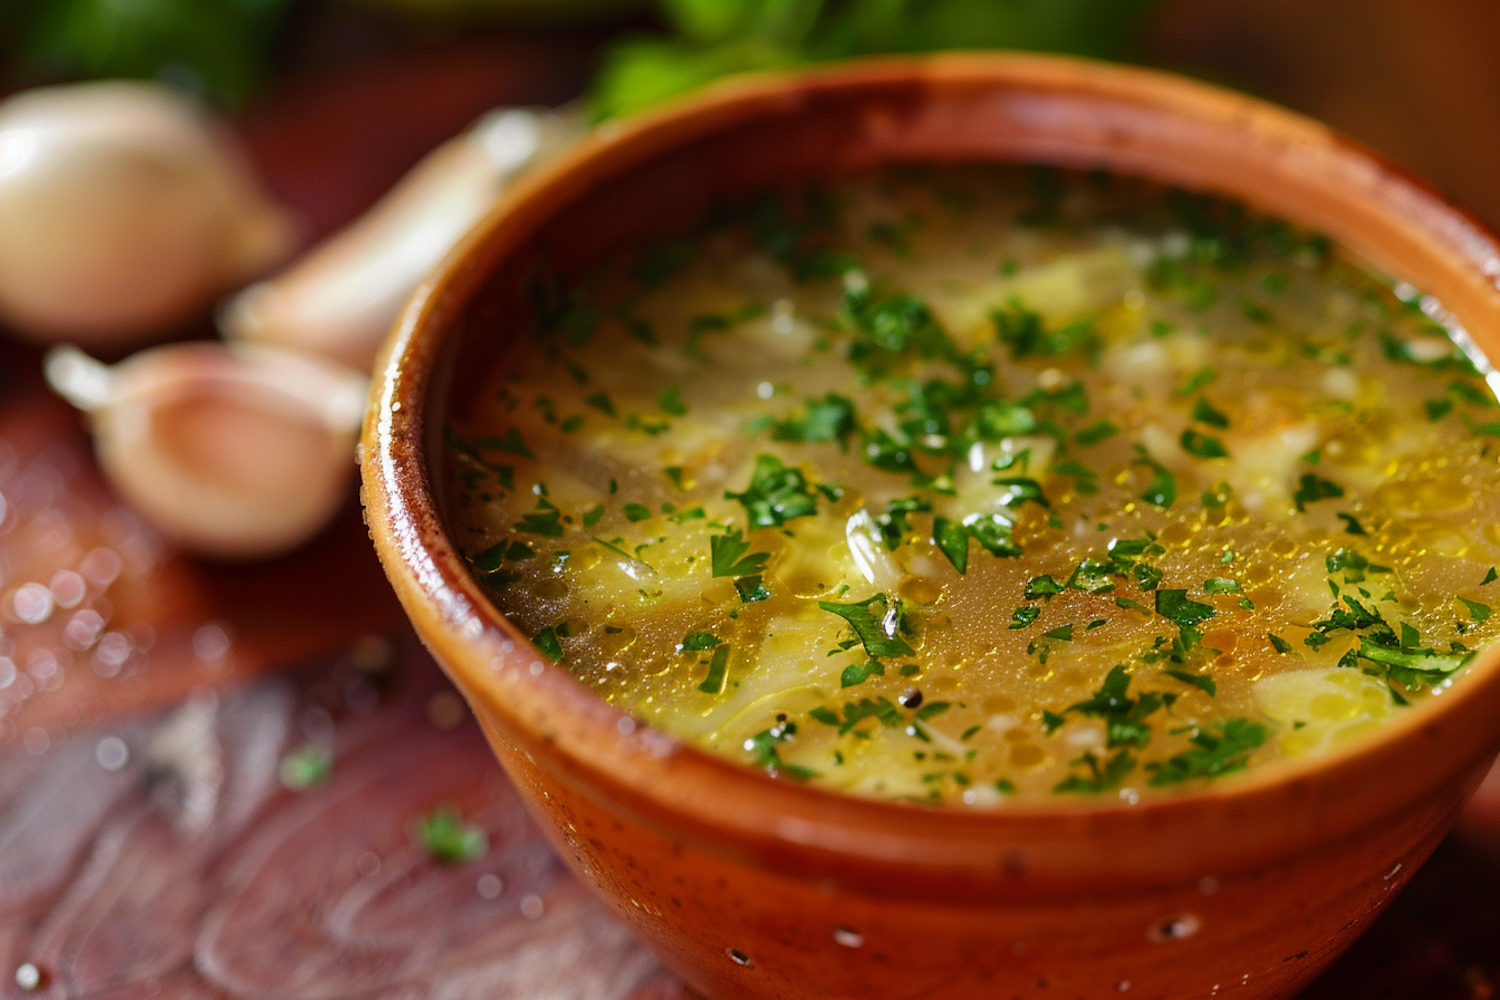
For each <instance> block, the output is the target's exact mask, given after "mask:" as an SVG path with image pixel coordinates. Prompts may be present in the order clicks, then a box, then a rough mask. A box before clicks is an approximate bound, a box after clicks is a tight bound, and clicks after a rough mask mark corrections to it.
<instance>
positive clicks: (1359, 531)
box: [1334, 514, 1369, 535]
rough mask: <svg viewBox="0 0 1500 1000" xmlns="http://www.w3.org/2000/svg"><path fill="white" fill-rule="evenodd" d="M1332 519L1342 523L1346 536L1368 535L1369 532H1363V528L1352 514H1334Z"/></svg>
mask: <svg viewBox="0 0 1500 1000" xmlns="http://www.w3.org/2000/svg"><path fill="white" fill-rule="evenodd" d="M1334 517H1336V518H1338V519H1339V520H1340V521H1343V522H1344V534H1346V535H1366V534H1369V532H1367V531H1365V526H1364V525H1362V524H1360V523H1359V521H1358V520H1357V519H1355V517H1354V515H1353V514H1335V515H1334Z"/></svg>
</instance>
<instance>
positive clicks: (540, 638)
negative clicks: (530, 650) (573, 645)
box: [531, 625, 563, 663]
mask: <svg viewBox="0 0 1500 1000" xmlns="http://www.w3.org/2000/svg"><path fill="white" fill-rule="evenodd" d="M531 641H532V643H534V644H535V645H536V648H537V649H540V650H541V651H542V652H543V653H545V654H546V656H547V659H549V660H551V661H552V662H553V663H556V662H557V661H558V660H561V659H562V658H563V648H562V642H561V641H560V640H559V639H558V637H557V629H556V628H555V627H554V626H551V625H548V626H547V627H546V628H544V629H542V630H541V631H540V632H538V633H537V634H536V635H535V636H533V637H532V639H531Z"/></svg>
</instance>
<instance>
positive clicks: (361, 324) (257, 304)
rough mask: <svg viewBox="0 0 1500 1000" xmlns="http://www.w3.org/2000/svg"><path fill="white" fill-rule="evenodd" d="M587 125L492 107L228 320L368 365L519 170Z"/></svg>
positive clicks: (257, 289)
mask: <svg viewBox="0 0 1500 1000" xmlns="http://www.w3.org/2000/svg"><path fill="white" fill-rule="evenodd" d="M584 129H585V120H584V117H583V115H582V113H581V112H580V111H578V110H576V109H572V110H561V111H542V110H533V109H526V108H509V109H503V110H499V111H494V112H491V113H490V114H488V115H486V116H485V117H483V118H481V119H480V120H479V121H478V122H476V123H475V125H474V126H473V127H472V128H470V129H469V131H467V132H465V133H464V134H462V135H460V136H458V137H457V138H455V139H451V140H449V141H448V142H447V143H445V144H444V145H442V146H439V147H438V148H437V149H436V150H434V151H433V152H431V153H429V154H428V155H427V157H426V158H425V159H423V160H422V162H420V163H419V164H417V165H416V166H415V167H414V168H412V170H411V172H410V173H408V174H407V175H406V176H405V177H403V178H402V179H401V181H400V182H399V183H398V184H397V185H396V186H395V187H394V188H392V189H391V190H390V192H388V193H387V194H386V196H385V197H384V198H383V199H382V200H381V201H380V202H379V203H378V204H376V205H375V207H374V208H372V209H370V211H369V212H367V213H366V214H365V215H363V216H361V217H360V218H359V219H358V220H356V221H355V222H354V223H352V224H351V225H350V226H348V227H347V228H345V229H343V230H341V231H340V232H338V233H336V234H334V235H333V236H331V237H329V239H328V240H326V241H324V242H323V243H321V244H319V245H318V246H317V247H315V248H314V249H313V250H312V251H310V252H309V253H307V254H306V255H304V256H303V257H301V258H299V259H298V260H297V261H295V262H294V263H293V264H292V265H291V266H290V267H288V268H287V269H286V270H285V271H284V272H282V273H281V274H280V275H278V276H276V277H274V278H272V279H270V280H269V281H265V282H262V283H260V284H256V285H252V286H251V287H250V288H247V289H245V290H244V291H243V292H241V293H239V294H238V295H236V296H235V297H234V298H232V299H231V300H230V301H229V302H227V303H226V304H225V306H224V308H223V310H222V311H221V313H220V316H219V327H220V329H221V330H222V332H223V333H224V335H225V336H226V337H229V338H231V339H235V340H246V341H258V342H262V343H272V344H280V345H282V346H284V347H291V348H295V349H297V350H301V351H308V352H311V353H313V354H317V355H320V356H322V357H325V358H329V359H331V360H334V361H337V362H339V363H341V364H345V365H348V366H350V367H351V368H358V369H360V370H361V371H368V370H369V369H370V366H371V365H372V364H373V363H374V360H375V354H376V352H377V351H379V349H380V345H381V343H382V342H384V340H385V337H386V334H387V333H388V332H389V331H390V328H391V324H392V323H393V322H395V319H396V316H397V314H398V313H399V312H400V310H401V307H402V306H403V305H405V303H406V300H407V299H408V298H410V297H411V294H412V292H413V291H414V290H415V289H416V287H417V284H418V283H419V282H420V281H421V280H422V279H423V278H424V277H426V276H427V273H428V272H429V271H431V270H432V269H433V268H434V267H436V266H437V264H438V262H439V261H441V260H442V259H443V257H444V255H446V254H447V253H448V251H449V250H451V249H452V248H453V246H454V244H456V243H457V242H458V241H459V240H460V239H461V238H462V237H463V236H464V234H465V233H467V232H468V231H469V229H470V228H472V227H473V225H474V224H475V223H476V222H477V221H479V219H480V218H481V217H483V216H484V214H485V213H486V212H487V211H489V209H490V208H491V207H493V205H494V203H495V200H496V199H497V198H498V197H499V196H500V194H501V193H502V192H503V191H504V190H505V189H506V187H507V186H508V185H509V184H510V183H511V182H512V181H513V180H514V179H515V178H516V177H517V176H518V175H519V174H521V173H522V172H524V171H525V170H527V169H529V168H530V167H532V166H534V165H535V164H537V163H538V162H540V161H542V160H544V159H546V158H548V157H550V156H552V155H554V154H555V153H557V152H558V151H560V150H562V149H564V148H566V147H567V146H569V145H571V144H572V143H573V142H574V141H576V140H577V138H578V137H579V136H581V135H582V134H583V132H584Z"/></svg>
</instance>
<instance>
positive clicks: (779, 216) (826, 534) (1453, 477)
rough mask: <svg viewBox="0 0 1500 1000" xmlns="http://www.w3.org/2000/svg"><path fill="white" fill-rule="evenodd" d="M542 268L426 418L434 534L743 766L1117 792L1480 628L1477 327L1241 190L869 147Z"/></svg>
mask: <svg viewBox="0 0 1500 1000" xmlns="http://www.w3.org/2000/svg"><path fill="white" fill-rule="evenodd" d="M530 293H531V301H532V303H533V309H532V310H531V315H530V316H528V317H520V318H518V319H517V321H516V324H515V328H514V329H509V328H507V329H496V330H495V331H494V335H495V336H496V337H504V338H506V339H507V340H509V341H510V342H511V346H510V348H509V351H508V354H507V355H506V358H505V363H504V364H503V365H502V366H501V368H500V370H497V371H496V372H495V373H494V375H493V378H492V379H491V381H490V382H489V384H488V388H487V389H486V390H485V391H484V392H482V393H477V394H475V395H474V396H473V398H472V399H470V400H469V401H468V404H467V405H466V407H465V408H463V409H462V411H461V412H460V413H459V415H458V416H456V417H455V419H454V422H453V423H452V424H451V425H450V426H449V427H447V428H446V429H445V430H446V440H447V449H446V455H445V462H446V469H447V479H448V504H449V506H450V508H451V517H450V523H452V524H454V525H455V531H456V534H457V542H458V544H459V546H460V548H461V549H462V551H463V552H464V554H465V556H466V557H467V559H468V560H469V562H470V564H471V565H472V567H473V570H474V573H475V575H476V578H477V579H478V580H479V581H480V582H481V583H482V584H483V585H484V586H485V588H486V589H487V591H488V592H489V594H490V595H491V596H492V599H493V600H494V602H495V605H496V607H497V608H498V609H499V610H500V611H502V612H503V613H504V614H506V615H507V616H509V617H510V618H511V619H512V620H514V621H515V622H516V623H518V625H520V626H521V627H522V628H524V629H526V630H527V631H528V633H529V634H530V635H532V636H533V637H534V641H535V644H536V646H537V647H538V649H540V650H541V651H542V653H543V654H545V655H546V656H548V657H549V658H551V659H552V660H554V661H557V662H559V663H561V664H564V665H565V666H566V667H567V669H569V670H571V671H572V672H573V673H574V674H575V675H576V676H577V677H578V678H579V679H580V680H582V681H583V682H584V683H585V684H587V685H589V686H590V687H591V688H593V689H594V690H595V691H597V692H598V693H599V694H600V695H601V696H602V697H604V698H605V699H607V700H608V701H610V702H611V703H613V704H615V705H618V706H619V707H621V708H622V709H624V710H626V711H628V712H630V713H631V714H633V715H634V716H636V717H638V718H640V719H643V720H645V721H647V722H649V723H651V724H652V725H655V726H659V727H661V728H662V729H664V730H667V731H669V732H672V733H674V734H677V735H678V736H680V737H682V738H683V739H685V740H688V741H690V742H692V743H694V744H696V745H699V746H701V747H703V748H705V749H706V750H708V751H710V752H713V753H717V754H721V755H724V756H727V757H729V758H731V759H734V760H738V761H742V762H744V763H745V764H746V765H749V766H752V767H757V768H761V769H763V770H765V771H767V772H769V773H771V774H773V775H777V776H780V777H783V778H786V779H788V780H795V781H803V782H810V783H814V784H816V785H819V786H823V787H826V788H830V789H836V790H840V791H844V792H848V793H852V794H859V795H867V796H876V797H882V798H890V799H901V800H911V801H919V802H931V803H942V802H961V803H965V804H968V805H971V806H995V805H1001V804H1003V803H1004V802H1006V801H1007V800H1010V799H1012V798H1015V797H1020V798H1025V799H1030V800H1039V799H1053V798H1056V797H1059V796H1065V797H1077V796H1103V795H1108V796H1118V797H1120V798H1122V799H1124V800H1125V801H1135V800H1136V799H1137V798H1138V797H1139V796H1141V795H1143V794H1156V793H1161V792H1163V791H1166V790H1171V789H1182V788H1195V787H1202V786H1203V784H1204V783H1206V782H1212V781H1215V780H1218V779H1220V778H1222V777H1223V776H1225V775H1231V774H1234V773H1236V772H1240V771H1243V770H1245V769H1247V768H1252V767H1258V766H1261V765H1263V764H1265V763H1267V762H1271V761H1274V760H1277V759H1279V758H1288V757H1295V756H1298V755H1304V754H1316V753H1322V752H1326V751H1327V750H1329V749H1330V748H1333V747H1336V746H1339V745H1341V744H1344V743H1347V742H1348V741H1351V740H1356V739H1358V738H1359V737H1360V736H1361V735H1363V734H1366V733H1368V732H1370V731H1371V730H1373V729H1375V728H1377V727H1379V726H1381V725H1382V724H1383V723H1385V722H1386V721H1387V720H1389V719H1392V718H1394V717H1396V716H1397V715H1398V713H1400V712H1402V711H1403V710H1406V709H1407V708H1408V707H1409V706H1410V705H1412V704H1414V703H1416V702H1418V701H1420V700H1422V699H1424V698H1429V697H1434V696H1440V695H1441V693H1442V692H1443V691H1444V690H1446V689H1447V688H1448V687H1449V686H1450V685H1451V684H1453V683H1455V682H1456V681H1460V678H1461V675H1462V673H1463V671H1464V669H1465V668H1466V666H1467V665H1468V664H1469V663H1470V661H1471V660H1472V659H1473V657H1474V655H1475V654H1476V652H1477V651H1478V650H1479V649H1480V648H1482V647H1483V646H1485V645H1486V644H1487V643H1488V642H1489V641H1490V640H1491V639H1492V638H1493V637H1494V634H1495V632H1496V630H1497V628H1500V618H1493V616H1492V612H1491V608H1492V605H1493V603H1494V600H1495V598H1496V596H1500V584H1497V572H1496V569H1495V568H1494V566H1493V565H1492V564H1493V563H1494V562H1496V561H1497V560H1500V534H1497V531H1496V528H1495V525H1496V523H1497V519H1496V513H1497V510H1496V507H1497V504H1500V500H1497V498H1500V490H1497V488H1496V487H1497V486H1500V482H1497V481H1500V466H1497V454H1496V452H1497V446H1500V440H1497V439H1500V409H1497V407H1496V402H1495V399H1494V396H1493V394H1492V393H1491V392H1490V390H1489V388H1488V386H1487V384H1486V382H1485V379H1484V377H1483V374H1482V372H1481V366H1482V365H1483V362H1482V360H1480V359H1478V358H1477V357H1471V356H1470V354H1469V353H1467V352H1466V351H1465V349H1464V346H1463V345H1464V343H1465V341H1463V338H1462V337H1461V336H1459V337H1458V338H1457V340H1455V336H1454V335H1450V332H1449V330H1448V329H1446V328H1445V327H1444V326H1442V325H1440V323H1439V322H1438V321H1437V320H1436V319H1434V318H1433V317H1441V315H1442V313H1441V311H1440V310H1439V309H1438V307H1437V306H1436V304H1435V303H1433V302H1431V300H1429V299H1427V298H1425V297H1423V296H1421V295H1420V294H1419V293H1418V292H1417V291H1416V290H1414V289H1412V288H1410V287H1407V286H1405V285H1402V284H1399V283H1393V282H1391V281H1389V280H1388V279H1385V278H1384V277H1382V276H1380V275H1378V274H1376V273H1373V272H1372V271H1370V270H1369V269H1368V268H1367V267H1365V266H1364V265H1363V264H1361V263H1360V262H1359V261H1358V260H1356V259H1354V258H1353V257H1352V256H1351V255H1349V254H1348V253H1346V252H1344V251H1342V250H1341V249H1340V248H1339V247H1337V246H1334V245H1332V244H1331V243H1330V242H1329V241H1327V240H1326V239H1323V238H1321V237H1319V236H1317V235H1316V234H1311V233H1306V232H1302V231H1299V230H1298V229H1296V228H1295V227H1293V226H1290V225H1288V224H1286V223H1284V222H1281V221H1279V220H1276V219H1271V218H1266V217H1262V216H1259V215H1257V214H1255V213H1253V212H1251V211H1249V210H1248V209H1246V208H1244V207H1243V206H1240V205H1238V204H1236V203H1232V202H1228V201H1224V200H1220V199H1215V198H1211V197H1206V196H1200V195H1194V194H1188V193H1185V192H1181V191H1175V190H1166V189H1162V188H1159V187H1156V186H1154V185H1151V184H1148V183H1145V182H1140V181H1134V180H1130V179H1125V178H1119V177H1113V176H1103V175H1096V174H1075V173H1070V172H1062V171H1055V170H1029V169H1022V168H989V167H985V168H979V167H975V168H949V169H939V170H924V171H892V172H882V173H878V174H870V175H864V176H857V177H851V178H846V179H843V180H840V181H837V182H831V183H830V184H828V185H827V186H826V187H810V188H797V189H788V190H785V191H777V192H767V193H765V194H763V195H761V196H759V197H756V198H753V199H750V200H748V201H747V202H745V203H743V204H738V205H732V206H724V207H721V208H720V209H717V210H716V211H714V212H713V213H711V214H710V217H709V218H708V219H706V220H705V221H704V222H703V223H702V224H701V225H700V226H699V227H698V228H697V229H695V230H694V231H693V232H692V233H690V234H689V235H687V236H685V237H683V238H681V239H676V240H671V241H666V242H662V243H658V244H653V245H650V246H645V247H641V248H637V249H635V250H633V251H631V252H629V253H623V254H620V255H618V256H617V257H616V258H614V259H612V260H610V261H608V262H607V263H606V264H605V265H604V266H602V267H601V268H599V269H598V270H597V272H595V273H594V274H593V275H591V277H590V278H589V279H588V280H586V281H583V282H577V283H573V284H571V285H566V286H565V285H562V284H560V283H559V282H558V281H556V280H555V279H553V278H551V277H550V276H548V275H547V274H545V273H541V274H539V275H537V277H536V279H535V281H534V283H533V286H532V287H531V289H530ZM1484 370H1486V371H1487V370H1488V368H1487V367H1485V368H1484ZM1460 682H1461V681H1460Z"/></svg>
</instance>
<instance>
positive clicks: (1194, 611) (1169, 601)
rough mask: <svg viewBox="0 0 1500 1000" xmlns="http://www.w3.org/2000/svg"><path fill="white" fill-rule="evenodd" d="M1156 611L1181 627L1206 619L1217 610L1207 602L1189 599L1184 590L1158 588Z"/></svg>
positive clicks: (1191, 625) (1196, 623)
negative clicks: (1202, 602) (1201, 602)
mask: <svg viewBox="0 0 1500 1000" xmlns="http://www.w3.org/2000/svg"><path fill="white" fill-rule="evenodd" d="M1156 613H1157V614H1159V615H1161V616H1162V617H1163V618H1165V619H1167V620H1168V621H1170V622H1172V623H1173V624H1174V625H1177V626H1180V627H1182V628H1192V627H1193V626H1195V625H1201V624H1202V623H1203V622H1206V621H1208V620H1209V619H1210V618H1212V617H1213V616H1214V615H1216V614H1218V611H1217V610H1216V609H1215V608H1213V607H1211V606H1210V605H1207V604H1200V603H1198V602H1197V601H1194V600H1190V599H1189V598H1188V596H1187V591H1186V590H1158V591H1157V592H1156Z"/></svg>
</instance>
